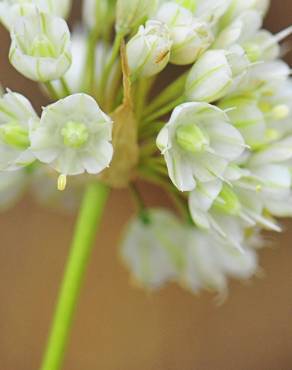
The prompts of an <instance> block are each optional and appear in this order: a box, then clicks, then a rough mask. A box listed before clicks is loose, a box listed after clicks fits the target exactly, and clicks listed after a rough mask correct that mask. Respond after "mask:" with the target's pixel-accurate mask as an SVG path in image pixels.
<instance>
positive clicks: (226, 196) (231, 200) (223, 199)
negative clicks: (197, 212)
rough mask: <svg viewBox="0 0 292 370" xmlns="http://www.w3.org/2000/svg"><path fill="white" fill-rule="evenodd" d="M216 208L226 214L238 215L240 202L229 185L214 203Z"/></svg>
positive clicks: (224, 187) (225, 186) (224, 186)
mask: <svg viewBox="0 0 292 370" xmlns="http://www.w3.org/2000/svg"><path fill="white" fill-rule="evenodd" d="M214 207H215V208H216V209H217V210H219V211H221V212H224V213H228V214H230V215H237V214H238V213H239V211H240V202H239V199H238V197H237V195H236V194H235V193H234V191H233V190H232V189H231V188H230V187H229V186H227V185H223V188H222V190H221V192H220V194H219V196H218V198H217V199H216V200H215V202H214Z"/></svg>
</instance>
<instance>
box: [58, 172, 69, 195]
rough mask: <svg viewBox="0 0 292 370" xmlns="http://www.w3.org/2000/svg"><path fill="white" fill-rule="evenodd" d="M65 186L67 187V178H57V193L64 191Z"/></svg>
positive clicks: (62, 176)
mask: <svg viewBox="0 0 292 370" xmlns="http://www.w3.org/2000/svg"><path fill="white" fill-rule="evenodd" d="M66 185H67V176H66V175H63V174H62V175H60V176H59V177H58V184H57V188H58V190H59V191H64V190H65V189H66Z"/></svg>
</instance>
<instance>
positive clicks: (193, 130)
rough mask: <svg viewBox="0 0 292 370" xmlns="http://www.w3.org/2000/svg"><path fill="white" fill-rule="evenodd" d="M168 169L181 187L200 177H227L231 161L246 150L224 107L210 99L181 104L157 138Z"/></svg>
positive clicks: (186, 187)
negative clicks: (214, 103)
mask: <svg viewBox="0 0 292 370" xmlns="http://www.w3.org/2000/svg"><path fill="white" fill-rule="evenodd" d="M157 146H158V147H159V149H160V150H161V152H162V154H163V155H164V158H165V161H166V164H167V167H168V173H169V176H170V178H171V180H172V181H173V183H174V184H175V186H176V187H177V188H178V189H179V190H181V191H190V190H193V189H194V188H195V186H196V181H197V180H198V181H202V182H206V181H211V180H213V179H216V178H220V179H222V178H224V172H225V170H226V169H227V167H228V164H229V163H230V162H231V161H233V160H235V159H237V158H238V157H239V156H240V155H241V153H242V152H243V150H244V141H243V138H242V136H241V135H240V133H239V131H237V130H236V128H234V127H233V126H232V125H231V124H230V122H229V120H228V118H227V116H226V114H225V113H224V111H222V110H220V109H219V108H217V107H215V106H212V105H210V104H207V103H185V104H182V105H180V106H178V107H177V108H176V109H175V110H174V112H173V113H172V116H171V118H170V121H169V122H168V123H167V124H166V125H165V127H163V129H162V130H161V132H160V133H159V136H158V138H157Z"/></svg>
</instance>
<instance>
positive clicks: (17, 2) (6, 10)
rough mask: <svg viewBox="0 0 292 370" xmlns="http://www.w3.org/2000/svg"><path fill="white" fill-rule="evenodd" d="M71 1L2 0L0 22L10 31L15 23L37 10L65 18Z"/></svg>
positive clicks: (0, 3)
mask: <svg viewBox="0 0 292 370" xmlns="http://www.w3.org/2000/svg"><path fill="white" fill-rule="evenodd" d="M71 4H72V0H62V1H59V0H2V1H1V2H0V21H1V23H3V25H4V26H5V27H6V28H7V29H8V30H11V29H12V27H13V25H14V23H15V21H16V20H17V19H18V18H20V17H23V16H26V15H30V14H33V13H35V12H36V10H39V11H41V12H44V13H48V14H52V15H55V16H57V17H61V18H66V17H67V16H68V14H69V11H70V9H71Z"/></svg>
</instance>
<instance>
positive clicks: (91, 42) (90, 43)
mask: <svg viewBox="0 0 292 370" xmlns="http://www.w3.org/2000/svg"><path fill="white" fill-rule="evenodd" d="M97 40H98V32H97V29H94V30H92V31H91V32H90V33H89V35H88V38H87V56H86V60H87V64H86V68H87V69H86V76H85V82H84V91H86V92H88V93H89V94H92V92H93V90H94V87H95V76H94V74H95V48H96V43H97Z"/></svg>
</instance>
